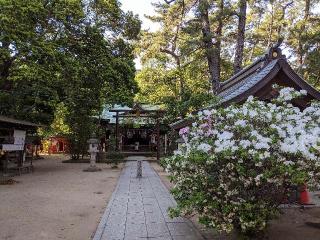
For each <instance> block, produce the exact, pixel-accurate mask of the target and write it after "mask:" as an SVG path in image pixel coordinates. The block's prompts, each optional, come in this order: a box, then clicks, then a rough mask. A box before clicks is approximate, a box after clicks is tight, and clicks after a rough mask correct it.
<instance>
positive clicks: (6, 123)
mask: <svg viewBox="0 0 320 240" xmlns="http://www.w3.org/2000/svg"><path fill="white" fill-rule="evenodd" d="M38 127H39V125H37V124H34V123H31V122H28V121H22V120H17V119H13V118H9V117H6V116H1V115H0V171H1V172H2V173H4V174H7V173H9V172H18V173H19V174H21V172H22V171H23V170H28V171H30V170H32V169H33V166H32V158H33V141H32V139H33V138H34V137H32V135H35V133H36V129H37V128H38Z"/></svg>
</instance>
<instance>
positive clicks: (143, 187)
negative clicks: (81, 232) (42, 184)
mask: <svg viewBox="0 0 320 240" xmlns="http://www.w3.org/2000/svg"><path fill="white" fill-rule="evenodd" d="M136 159H139V160H143V159H144V158H141V157H136ZM142 169H143V170H142V176H143V177H142V178H140V179H137V178H136V173H137V163H136V162H135V161H129V162H127V163H126V166H125V168H124V169H123V171H122V173H121V176H120V178H119V181H118V185H117V187H116V189H115V191H114V193H113V195H112V198H111V199H110V201H109V204H108V207H107V209H106V211H105V213H104V215H103V217H102V219H101V222H100V224H99V226H98V228H97V231H96V233H95V236H94V238H93V239H94V240H136V239H140V240H141V239H152V240H203V237H202V236H201V235H200V234H199V232H198V230H197V229H196V228H195V227H194V226H193V225H192V223H191V222H190V221H189V220H187V219H183V218H175V219H171V218H170V217H169V216H168V214H167V209H168V207H170V206H174V204H175V201H174V199H173V198H172V196H171V195H170V193H169V191H168V190H167V188H166V187H165V186H164V185H163V183H162V182H161V180H160V178H159V176H158V175H157V173H156V172H155V171H154V170H153V168H152V167H151V166H150V164H149V163H148V162H146V161H144V162H143V165H142Z"/></svg>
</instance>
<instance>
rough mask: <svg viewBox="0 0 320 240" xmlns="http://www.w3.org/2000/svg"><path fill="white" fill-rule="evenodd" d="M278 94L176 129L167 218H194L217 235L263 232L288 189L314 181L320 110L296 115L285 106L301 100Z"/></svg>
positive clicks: (206, 114)
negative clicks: (173, 204)
mask: <svg viewBox="0 0 320 240" xmlns="http://www.w3.org/2000/svg"><path fill="white" fill-rule="evenodd" d="M305 94H306V92H305V91H303V90H302V91H300V92H296V91H295V90H294V89H292V88H284V89H281V90H280V94H279V97H278V98H277V99H275V100H274V101H273V102H272V103H267V102H262V101H258V100H256V99H254V98H253V97H249V98H248V100H247V101H246V102H245V103H244V104H243V105H237V106H235V105H232V106H229V107H227V108H220V109H218V110H215V109H213V110H204V111H201V112H199V114H198V116H197V117H196V119H197V120H196V121H195V123H194V124H193V125H192V127H190V128H189V127H186V128H184V129H181V131H180V135H181V137H182V138H183V139H184V144H183V145H182V146H181V148H180V149H179V150H177V151H176V152H175V154H174V156H172V157H170V158H166V159H164V160H163V165H164V166H165V167H166V170H167V171H168V172H169V173H170V175H171V180H172V182H173V183H175V185H174V188H173V190H172V193H173V195H174V197H175V199H176V200H177V203H178V205H177V207H176V208H174V209H171V214H172V216H180V215H187V214H190V213H197V214H198V216H199V220H200V222H201V223H203V224H205V225H207V226H209V227H213V228H216V229H217V230H219V231H226V232H230V231H232V230H233V229H238V230H241V231H242V232H243V233H246V234H251V233H257V232H259V231H262V230H263V229H264V228H265V227H266V224H267V222H268V220H270V219H272V218H273V217H274V216H275V215H276V214H277V213H278V209H279V205H280V204H281V203H283V202H285V201H286V199H288V195H289V194H290V193H292V187H294V186H301V185H303V184H307V185H309V187H315V186H316V185H317V183H319V178H320V174H319V172H320V104H319V102H316V103H313V104H312V105H311V106H310V107H308V108H306V109H305V110H303V111H301V110H300V109H299V108H296V107H294V106H293V105H292V104H290V103H289V101H290V100H292V99H294V98H298V97H300V96H301V95H305Z"/></svg>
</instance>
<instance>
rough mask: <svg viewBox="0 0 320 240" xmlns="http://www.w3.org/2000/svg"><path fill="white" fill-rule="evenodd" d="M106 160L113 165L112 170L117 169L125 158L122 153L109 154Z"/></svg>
mask: <svg viewBox="0 0 320 240" xmlns="http://www.w3.org/2000/svg"><path fill="white" fill-rule="evenodd" d="M106 158H107V163H109V164H112V168H117V167H118V164H119V162H121V161H123V159H124V158H125V156H124V155H123V154H122V153H120V152H108V153H107V156H106Z"/></svg>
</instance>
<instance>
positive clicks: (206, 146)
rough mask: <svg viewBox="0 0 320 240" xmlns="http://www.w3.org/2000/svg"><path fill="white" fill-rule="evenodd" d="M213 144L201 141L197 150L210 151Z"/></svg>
mask: <svg viewBox="0 0 320 240" xmlns="http://www.w3.org/2000/svg"><path fill="white" fill-rule="evenodd" d="M211 148H212V147H211V145H209V144H207V143H201V144H200V145H198V146H197V150H200V151H203V152H205V153H207V152H209V151H210V150H211Z"/></svg>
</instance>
